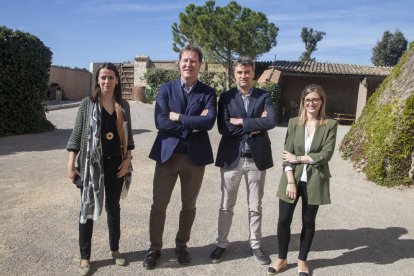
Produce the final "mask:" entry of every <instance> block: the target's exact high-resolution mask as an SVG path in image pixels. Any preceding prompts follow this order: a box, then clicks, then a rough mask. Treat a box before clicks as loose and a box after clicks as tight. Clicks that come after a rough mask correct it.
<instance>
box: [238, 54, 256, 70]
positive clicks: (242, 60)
mask: <svg viewBox="0 0 414 276" xmlns="http://www.w3.org/2000/svg"><path fill="white" fill-rule="evenodd" d="M237 65H242V66H251V67H252V68H253V70H254V60H253V59H252V58H249V57H239V58H238V59H236V61H234V63H233V70H234V69H236V66H237Z"/></svg>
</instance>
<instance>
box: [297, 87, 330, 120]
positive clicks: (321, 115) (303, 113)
mask: <svg viewBox="0 0 414 276" xmlns="http://www.w3.org/2000/svg"><path fill="white" fill-rule="evenodd" d="M313 92H316V93H318V95H319V97H320V98H321V101H322V104H321V108H320V109H319V114H318V117H317V119H318V120H319V121H320V124H321V125H326V124H327V123H328V122H327V118H326V112H325V105H326V94H325V91H324V90H323V88H322V86H320V85H319V84H310V85H308V86H306V87H305V88H304V89H303V91H302V95H301V97H300V108H299V114H298V117H299V120H298V125H301V126H303V125H304V124H305V123H306V121H307V120H308V118H307V116H306V108H305V97H306V96H307V95H308V94H310V93H313Z"/></svg>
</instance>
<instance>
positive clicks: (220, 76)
mask: <svg viewBox="0 0 414 276" xmlns="http://www.w3.org/2000/svg"><path fill="white" fill-rule="evenodd" d="M179 77H180V72H179V71H172V70H166V69H162V68H161V69H160V68H155V69H149V70H148V71H147V72H145V74H144V79H145V81H146V82H147V87H146V89H145V102H148V103H152V102H153V101H154V100H155V98H156V97H157V93H158V89H159V88H160V85H161V84H162V83H164V82H167V81H171V80H175V79H178V78H179ZM199 79H200V81H202V82H204V83H205V84H207V85H209V86H211V87H213V88H214V89H215V90H216V92H217V94H220V93H221V92H223V91H224V89H225V88H226V77H225V74H224V73H223V72H201V73H200V75H199Z"/></svg>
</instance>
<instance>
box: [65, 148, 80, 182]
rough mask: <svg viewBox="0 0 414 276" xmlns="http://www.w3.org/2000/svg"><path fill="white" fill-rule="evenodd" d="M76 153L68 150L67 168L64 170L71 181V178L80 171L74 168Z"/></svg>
mask: <svg viewBox="0 0 414 276" xmlns="http://www.w3.org/2000/svg"><path fill="white" fill-rule="evenodd" d="M76 155H77V154H76V153H75V152H73V151H71V152H69V161H68V168H67V171H66V175H67V176H68V177H69V179H70V180H71V182H72V183H73V180H74V179H75V176H76V175H80V173H79V172H78V171H77V170H76V169H75V159H76Z"/></svg>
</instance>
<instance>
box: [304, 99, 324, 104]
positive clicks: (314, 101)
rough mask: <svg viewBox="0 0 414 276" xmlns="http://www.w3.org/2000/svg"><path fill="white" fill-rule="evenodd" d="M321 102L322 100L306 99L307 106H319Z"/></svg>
mask: <svg viewBox="0 0 414 276" xmlns="http://www.w3.org/2000/svg"><path fill="white" fill-rule="evenodd" d="M320 100H321V98H314V99H305V103H307V104H310V103H313V104H317V103H319V101H320Z"/></svg>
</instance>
